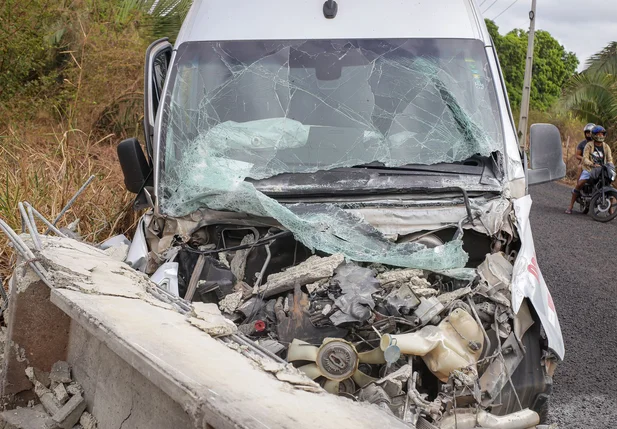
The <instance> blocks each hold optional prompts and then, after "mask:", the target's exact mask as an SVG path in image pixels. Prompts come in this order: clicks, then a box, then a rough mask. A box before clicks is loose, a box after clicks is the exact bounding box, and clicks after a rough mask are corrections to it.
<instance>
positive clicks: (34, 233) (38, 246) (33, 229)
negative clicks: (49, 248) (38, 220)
mask: <svg viewBox="0 0 617 429" xmlns="http://www.w3.org/2000/svg"><path fill="white" fill-rule="evenodd" d="M17 207H18V208H19V213H21V219H22V222H24V223H25V224H26V229H27V230H28V232H29V233H30V237H31V238H32V243H33V244H34V248H35V249H36V250H39V251H40V250H41V249H42V246H41V240H40V239H39V235H38V234H39V232H38V231H37V230H36V225H32V224H31V223H30V218H29V217H28V214H27V213H26V209H25V208H24V205H23V204H22V203H17Z"/></svg>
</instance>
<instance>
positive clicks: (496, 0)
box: [482, 0, 499, 14]
mask: <svg viewBox="0 0 617 429" xmlns="http://www.w3.org/2000/svg"><path fill="white" fill-rule="evenodd" d="M498 1H499V0H495V1H494V2H493V3H491V5H490V6H489V7H487V8H486V9H484V12H482V14H485V13H486V12H488V10H489V9H490V8H492V7H493V6H495V3H497V2H498Z"/></svg>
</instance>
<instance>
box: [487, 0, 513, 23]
mask: <svg viewBox="0 0 617 429" xmlns="http://www.w3.org/2000/svg"><path fill="white" fill-rule="evenodd" d="M516 3H518V0H514V1H513V2H512V4H511V5H510V6H508V7H507V8H505V9H504V10H502V11H501V13H500V14H499V15H497V16H496V17H495V18H493V19H492V21H495V20H496V19H497V18H499V17H500V16H501V15H503V14H504V13H506V12H507V11H508V9H510V8H511V7H512V6H514V5H515V4H516Z"/></svg>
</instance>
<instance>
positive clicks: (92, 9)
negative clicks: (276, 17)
mask: <svg viewBox="0 0 617 429" xmlns="http://www.w3.org/2000/svg"><path fill="white" fill-rule="evenodd" d="M190 4H191V2H190V1H188V0H160V1H156V0H72V1H70V0H60V1H57V0H54V1H52V0H26V1H16V0H5V1H4V2H3V3H2V4H1V5H0V82H1V83H0V151H1V152H2V153H1V155H0V217H1V218H2V219H5V220H6V221H7V222H8V223H9V224H10V225H11V226H12V227H13V228H15V229H16V230H19V229H20V221H19V216H18V211H17V203H18V202H19V201H28V202H30V203H31V204H32V205H33V206H34V207H36V208H37V209H38V210H39V211H40V212H41V213H42V214H43V215H45V216H46V217H47V218H48V219H53V218H55V217H56V215H57V214H58V213H59V212H60V210H61V209H62V207H63V206H64V205H65V204H66V203H67V201H68V200H69V199H70V198H71V196H72V195H73V194H74V193H75V192H76V191H77V189H79V187H80V186H81V185H82V184H83V183H84V182H85V181H86V180H87V179H88V178H89V177H90V176H91V175H94V176H95V177H96V179H95V180H94V181H93V182H92V184H91V185H90V186H89V187H88V189H87V190H86V192H84V193H83V194H82V195H81V196H80V198H79V200H78V201H77V202H76V203H75V205H74V206H73V207H72V208H71V209H70V210H69V211H68V212H67V213H66V215H65V216H64V217H63V218H62V219H61V220H60V222H59V226H66V225H68V224H69V223H71V222H74V221H76V220H77V219H79V222H78V232H79V233H80V234H81V235H82V236H83V237H84V238H85V239H87V240H88V241H93V242H101V241H103V240H105V239H107V238H108V237H110V236H113V235H115V234H119V233H125V234H127V235H129V236H130V232H131V230H132V228H133V227H134V225H135V222H136V220H137V217H138V214H136V213H134V212H133V210H132V195H131V194H128V193H127V192H126V191H125V190H124V186H123V178H122V173H121V170H120V167H119V165H118V162H117V158H116V145H117V144H118V142H119V141H121V140H122V139H124V138H128V137H138V138H139V139H140V141H143V130H142V129H141V123H142V119H143V118H142V116H143V105H142V98H143V58H144V53H145V50H146V48H147V46H148V44H149V43H150V42H152V41H153V40H155V39H156V38H158V37H162V36H170V37H171V39H172V41H173V37H174V35H175V34H177V32H178V30H179V28H180V24H181V22H182V19H183V17H184V16H185V14H186V12H187V11H188V8H189V7H190ZM488 25H489V30H490V32H491V35H492V37H493V39H494V40H495V44H496V48H497V51H498V53H499V55H500V61H501V65H502V67H503V70H504V75H505V78H506V82H507V86H508V93H509V95H510V99H511V102H512V107H513V109H514V110H515V118H518V113H517V111H518V110H519V106H520V93H521V90H522V82H523V74H524V61H525V50H526V44H527V33H526V32H525V31H523V30H514V31H512V32H510V33H508V34H505V35H501V34H500V33H499V29H498V28H497V26H496V25H495V24H494V23H492V22H490V21H489V22H488ZM536 49H537V51H536V58H537V60H536V63H535V65H534V84H533V89H532V102H531V103H532V109H533V111H532V113H531V121H530V122H531V123H534V122H551V123H554V124H555V125H557V126H558V127H559V128H560V130H561V132H562V135H563V139H564V144H565V143H566V142H568V141H569V142H570V144H569V146H567V145H566V146H565V147H564V155H567V154H568V153H573V150H574V147H575V145H576V143H577V142H578V141H579V140H580V137H581V134H582V133H581V128H582V125H583V122H584V121H588V120H592V121H593V122H601V123H603V124H604V125H605V126H608V127H609V128H610V129H611V130H614V131H613V133H614V132H617V130H615V127H616V126H617V120H616V118H617V86H616V83H615V82H616V81H615V80H614V79H615V76H617V74H616V73H615V72H614V70H615V69H614V68H613V67H617V60H616V59H615V58H616V57H617V56H616V52H617V46H616V45H611V46H610V47H608V48H607V49H606V50H605V51H603V52H602V53H600V54H598V55H597V56H596V57H594V59H592V60H593V62H592V63H590V64H589V65H590V69H589V70H588V71H587V72H585V73H582V74H580V75H577V74H576V73H575V71H576V69H577V66H578V59H577V58H576V56H575V55H574V54H573V53H571V52H568V51H566V49H565V48H564V47H563V46H561V45H560V44H559V43H558V42H557V41H556V40H555V39H554V38H553V37H552V36H551V35H550V34H549V33H547V32H543V31H540V32H539V33H538V39H537V44H536ZM564 89H565V93H564ZM562 94H565V95H564V96H563V97H562ZM570 156H571V155H570ZM10 258H11V251H10V248H8V246H7V243H6V241H5V239H4V237H0V275H2V277H3V278H6V275H7V274H8V271H9V267H10V264H11V261H10Z"/></svg>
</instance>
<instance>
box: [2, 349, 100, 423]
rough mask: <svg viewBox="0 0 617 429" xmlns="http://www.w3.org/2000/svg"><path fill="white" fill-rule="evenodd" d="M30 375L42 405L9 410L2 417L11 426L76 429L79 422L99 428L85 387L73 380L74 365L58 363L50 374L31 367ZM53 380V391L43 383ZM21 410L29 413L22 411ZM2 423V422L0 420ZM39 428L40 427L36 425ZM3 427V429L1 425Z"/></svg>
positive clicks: (27, 369)
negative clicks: (90, 409)
mask: <svg viewBox="0 0 617 429" xmlns="http://www.w3.org/2000/svg"><path fill="white" fill-rule="evenodd" d="M25 373H26V376H27V377H28V378H29V379H30V381H32V383H33V384H34V393H35V394H36V396H37V397H38V398H39V401H40V402H41V404H40V405H35V406H33V407H31V408H30V407H29V408H18V409H17V410H11V411H5V412H4V413H2V414H0V415H1V416H2V419H4V421H6V422H7V423H10V424H13V425H14V426H9V427H15V428H16V429H30V428H32V429H35V428H36V429H44V428H49V429H58V428H62V429H74V428H75V427H76V425H77V424H78V423H79V424H80V425H81V426H82V428H83V429H96V427H97V422H96V419H95V418H94V417H93V416H92V415H91V414H90V413H88V412H87V411H85V410H86V401H85V399H84V398H83V389H82V387H81V386H80V385H79V384H78V383H76V382H74V381H73V380H72V378H71V371H70V366H69V364H68V363H67V362H64V361H58V362H56V363H54V364H53V366H52V370H51V372H50V374H49V376H47V373H45V372H43V371H40V370H38V369H37V368H33V367H28V368H26V370H25ZM45 379H47V380H50V381H51V384H52V385H54V384H55V385H54V387H53V389H51V390H50V389H49V388H47V387H46V386H44V385H43V384H42V383H41V381H40V380H45ZM21 410H29V411H28V412H26V411H21ZM0 423H2V420H1V419H0ZM34 424H36V425H38V426H36V425H34ZM0 427H3V428H4V426H1V424H0Z"/></svg>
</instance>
